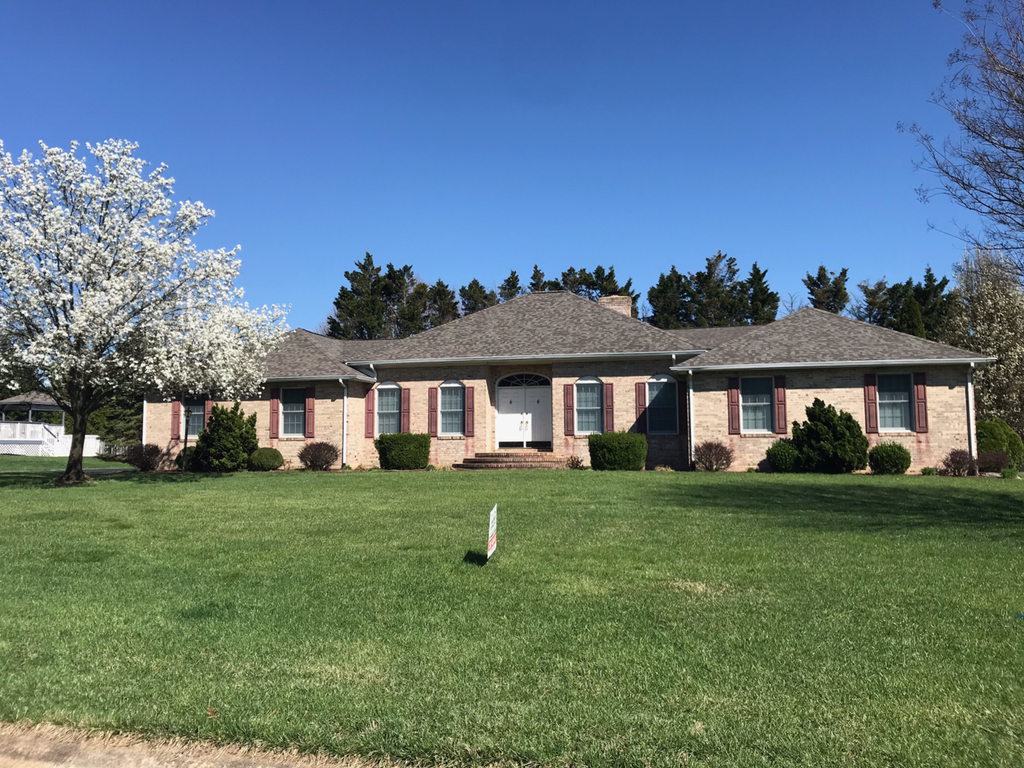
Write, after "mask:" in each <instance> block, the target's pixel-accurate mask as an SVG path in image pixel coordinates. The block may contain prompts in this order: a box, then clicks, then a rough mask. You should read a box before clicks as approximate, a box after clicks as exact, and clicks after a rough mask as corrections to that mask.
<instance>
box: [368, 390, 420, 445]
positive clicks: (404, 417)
mask: <svg viewBox="0 0 1024 768" xmlns="http://www.w3.org/2000/svg"><path fill="white" fill-rule="evenodd" d="M399 391H400V392H401V393H402V394H401V406H400V408H401V411H400V413H399V427H398V429H399V431H401V432H408V431H409V415H410V414H409V410H410V408H409V406H410V402H411V399H410V392H409V390H408V389H407V388H406V387H401V388H400V389H399ZM375 394H376V391H375V390H373V389H371V390H370V391H369V392H367V393H366V399H365V400H364V401H363V402H364V409H365V411H364V412H365V418H364V420H363V436H364V437H371V438H372V437H376V435H377V420H376V413H375V410H374V407H375V405H376V403H375V401H376V397H375Z"/></svg>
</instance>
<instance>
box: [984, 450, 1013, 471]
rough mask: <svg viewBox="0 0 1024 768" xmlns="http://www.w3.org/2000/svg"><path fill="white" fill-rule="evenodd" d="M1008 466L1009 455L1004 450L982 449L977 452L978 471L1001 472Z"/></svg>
mask: <svg viewBox="0 0 1024 768" xmlns="http://www.w3.org/2000/svg"><path fill="white" fill-rule="evenodd" d="M1009 467H1010V457H1009V456H1007V455H1006V451H982V452H981V453H979V454H978V471H979V472H1002V471H1003V470H1004V469H1009Z"/></svg>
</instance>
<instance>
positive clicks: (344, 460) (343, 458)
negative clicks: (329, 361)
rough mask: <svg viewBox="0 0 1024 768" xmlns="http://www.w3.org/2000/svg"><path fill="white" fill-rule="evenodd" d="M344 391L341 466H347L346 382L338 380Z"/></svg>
mask: <svg viewBox="0 0 1024 768" xmlns="http://www.w3.org/2000/svg"><path fill="white" fill-rule="evenodd" d="M338 381H339V382H341V386H342V387H343V388H344V390H345V394H344V395H343V396H342V406H341V466H343V467H344V466H345V465H346V464H348V382H347V381H345V380H344V379H338Z"/></svg>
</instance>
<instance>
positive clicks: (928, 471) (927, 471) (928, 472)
mask: <svg viewBox="0 0 1024 768" xmlns="http://www.w3.org/2000/svg"><path fill="white" fill-rule="evenodd" d="M921 474H922V475H927V476H929V477H935V475H937V474H939V470H937V469H936V468H935V467H924V468H922V469H921Z"/></svg>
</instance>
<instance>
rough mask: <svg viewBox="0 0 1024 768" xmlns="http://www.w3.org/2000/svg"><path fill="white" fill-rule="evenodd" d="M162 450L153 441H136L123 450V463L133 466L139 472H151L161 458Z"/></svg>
mask: <svg viewBox="0 0 1024 768" xmlns="http://www.w3.org/2000/svg"><path fill="white" fill-rule="evenodd" d="M163 456H164V452H163V451H162V450H161V449H160V446H159V445H153V443H146V444H145V445H143V444H142V443H136V444H135V445H130V446H128V448H127V450H125V452H124V463H125V464H130V465H131V466H133V467H135V468H136V469H137V470H139V472H152V471H153V470H155V469H156V468H157V467H158V466H160V461H161V459H163Z"/></svg>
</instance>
